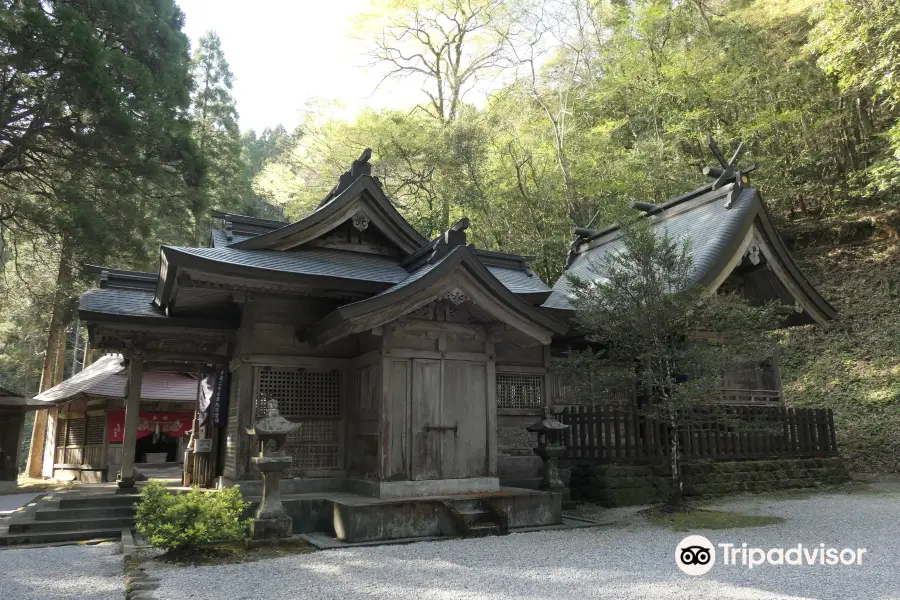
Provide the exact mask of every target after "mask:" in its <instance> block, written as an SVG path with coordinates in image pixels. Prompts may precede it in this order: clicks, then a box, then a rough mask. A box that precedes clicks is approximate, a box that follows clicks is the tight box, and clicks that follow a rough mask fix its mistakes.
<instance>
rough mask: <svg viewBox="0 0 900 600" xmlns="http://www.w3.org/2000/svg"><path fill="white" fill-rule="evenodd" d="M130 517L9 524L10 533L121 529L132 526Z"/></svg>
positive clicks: (132, 521)
mask: <svg viewBox="0 0 900 600" xmlns="http://www.w3.org/2000/svg"><path fill="white" fill-rule="evenodd" d="M133 525H134V519H133V518H131V517H113V518H108V519H84V520H65V521H63V520H59V521H24V522H19V523H10V524H9V533H10V535H13V534H18V533H52V532H60V533H62V532H79V531H91V530H116V529H118V530H121V529H123V528H126V527H132V526H133Z"/></svg>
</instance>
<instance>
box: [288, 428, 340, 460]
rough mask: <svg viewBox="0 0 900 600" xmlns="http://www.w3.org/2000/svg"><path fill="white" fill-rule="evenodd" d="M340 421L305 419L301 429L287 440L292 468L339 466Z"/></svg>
mask: <svg viewBox="0 0 900 600" xmlns="http://www.w3.org/2000/svg"><path fill="white" fill-rule="evenodd" d="M340 423H341V422H340V421H339V420H332V419H328V420H317V421H303V422H302V423H301V426H300V430H299V431H298V432H296V433H293V434H291V435H290V436H289V437H288V440H287V452H288V454H290V455H291V459H292V460H291V469H292V470H295V471H315V470H322V469H337V468H339V467H340V464H339V462H338V457H339V454H338V451H339V446H340Z"/></svg>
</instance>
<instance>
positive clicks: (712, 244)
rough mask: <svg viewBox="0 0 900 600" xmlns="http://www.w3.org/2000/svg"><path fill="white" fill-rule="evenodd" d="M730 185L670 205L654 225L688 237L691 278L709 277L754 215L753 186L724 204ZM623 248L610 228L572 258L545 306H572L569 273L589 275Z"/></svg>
mask: <svg viewBox="0 0 900 600" xmlns="http://www.w3.org/2000/svg"><path fill="white" fill-rule="evenodd" d="M730 190H731V187H730V186H729V187H726V188H723V189H720V190H718V191H717V192H714V193H710V195H709V197H708V198H705V199H703V200H700V201H699V202H698V203H697V204H695V205H693V206H689V207H687V208H685V209H684V210H678V209H679V208H680V207H679V206H675V207H673V209H672V210H673V213H674V214H671V215H666V214H662V215H661V218H660V219H658V220H656V221H655V223H654V227H655V228H658V229H664V230H666V231H668V233H669V235H670V236H672V237H674V238H676V239H689V240H690V241H691V250H692V254H693V258H694V264H693V269H692V274H691V275H692V276H691V279H692V281H693V282H695V283H700V282H703V281H706V280H707V279H709V278H710V277H711V276H712V275H714V274H712V273H711V271H712V270H713V269H715V268H716V266H717V265H718V264H719V263H720V262H721V260H722V257H723V252H726V251H727V249H728V247H729V245H732V244H734V243H735V242H736V241H737V242H739V241H740V240H741V239H743V237H744V236H745V235H746V234H747V231H748V230H749V228H750V226H751V225H752V224H753V218H754V217H755V215H756V211H755V210H754V201H756V199H757V194H756V190H755V189H754V188H745V189H743V190H742V191H741V192H740V194H736V197H734V198H733V199H732V202H731V206H730V207H729V208H726V207H725V199H726V196H727V195H728V193H729V192H730ZM621 248H622V240H621V238H620V237H619V235H618V232H612V233H611V234H610V238H609V240H608V241H606V242H603V243H601V244H599V245H597V246H595V247H594V248H591V249H589V250H587V251H585V252H582V253H581V254H579V255H578V256H576V257H575V259H574V260H573V261H572V264H570V265H569V267H568V268H567V269H566V273H564V274H563V276H562V277H560V278H559V279H558V280H557V281H556V283H555V284H554V286H553V292H552V293H551V294H550V297H549V298H548V299H547V301H546V302H544V304H543V306H544V307H545V308H555V309H562V310H574V309H573V307H572V305H571V304H570V302H569V293H570V292H569V280H568V277H567V276H568V275H575V276H577V277H579V278H582V279H591V278H592V277H593V276H594V274H593V272H592V269H591V266H592V265H595V266H598V267H599V266H601V265H602V264H603V261H604V258H605V256H606V255H607V253H609V252H616V251H618V250H620V249H621Z"/></svg>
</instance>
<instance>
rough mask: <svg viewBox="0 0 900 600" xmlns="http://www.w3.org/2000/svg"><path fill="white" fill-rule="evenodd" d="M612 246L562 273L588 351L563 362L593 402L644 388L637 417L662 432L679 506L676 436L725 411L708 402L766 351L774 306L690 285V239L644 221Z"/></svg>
mask: <svg viewBox="0 0 900 600" xmlns="http://www.w3.org/2000/svg"><path fill="white" fill-rule="evenodd" d="M615 244H616V248H615V251H613V252H610V253H608V254H607V255H606V258H605V260H604V261H601V262H599V263H598V264H592V265H591V266H590V267H589V268H590V272H591V276H590V278H589V280H586V279H580V278H577V277H571V278H570V280H571V283H572V288H573V291H574V303H575V305H576V307H577V308H578V321H579V323H580V324H581V326H582V327H583V328H584V330H585V331H586V332H587V339H588V341H589V342H591V345H592V348H591V349H587V350H584V351H580V352H573V353H572V354H571V355H570V358H569V360H568V361H565V362H564V364H563V366H562V369H563V371H564V375H565V378H566V381H567V382H569V386H568V392H569V393H570V394H571V395H572V398H573V399H576V400H580V401H588V402H591V401H596V398H597V394H598V391H599V390H602V389H603V388H609V387H620V386H624V385H628V386H634V385H635V384H637V385H638V386H639V389H643V390H646V396H648V397H647V398H645V400H644V408H643V412H644V414H645V415H646V416H647V417H649V418H651V419H656V420H659V421H660V422H661V423H664V424H667V425H668V428H669V431H670V436H669V437H670V439H671V447H670V448H669V453H670V461H671V470H672V482H671V483H672V488H671V494H670V497H669V502H670V504H672V505H680V504H681V503H682V469H681V465H682V459H683V457H682V454H683V448H682V442H681V440H684V439H685V437H686V436H687V435H688V434H689V431H690V430H691V429H692V428H696V427H700V426H701V425H702V421H707V422H708V421H710V420H718V421H722V420H724V419H727V418H728V417H727V414H726V412H725V410H724V409H718V408H717V406H716V405H715V404H713V403H714V401H715V399H716V398H717V397H719V396H720V394H721V389H722V375H723V373H724V372H725V371H731V370H734V369H738V368H740V367H741V366H745V365H746V364H747V363H748V362H756V361H760V360H763V359H765V358H766V357H767V356H768V355H769V354H770V351H771V349H772V346H771V340H770V339H769V337H768V335H767V332H768V331H769V330H770V329H771V328H773V327H775V326H776V325H777V323H778V320H777V316H776V309H775V307H774V306H772V305H764V306H751V305H750V304H748V303H747V302H746V301H745V300H743V299H742V298H741V297H739V296H737V295H734V294H718V293H708V290H707V289H705V288H704V287H702V286H700V285H696V284H695V283H694V280H693V276H692V273H693V258H692V253H691V245H690V241H689V240H679V239H676V238H673V237H671V236H670V235H669V234H668V232H667V231H665V230H663V231H662V232H658V231H656V230H654V228H653V227H652V225H650V224H649V223H648V222H647V220H646V219H639V220H636V221H631V222H629V223H627V224H626V225H625V226H623V228H622V237H621V238H620V240H619V241H618V242H616V243H615ZM719 406H721V405H719ZM699 414H703V417H702V421H701V417H700V416H699ZM729 424H730V425H732V426H738V425H739V424H736V423H729Z"/></svg>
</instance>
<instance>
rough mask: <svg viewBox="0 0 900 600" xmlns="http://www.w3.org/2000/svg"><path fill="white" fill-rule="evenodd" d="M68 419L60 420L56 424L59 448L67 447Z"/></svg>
mask: <svg viewBox="0 0 900 600" xmlns="http://www.w3.org/2000/svg"><path fill="white" fill-rule="evenodd" d="M67 420H68V419H59V420H58V421H57V422H56V446H57V448H59V447H61V446H65V445H66V421H67Z"/></svg>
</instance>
